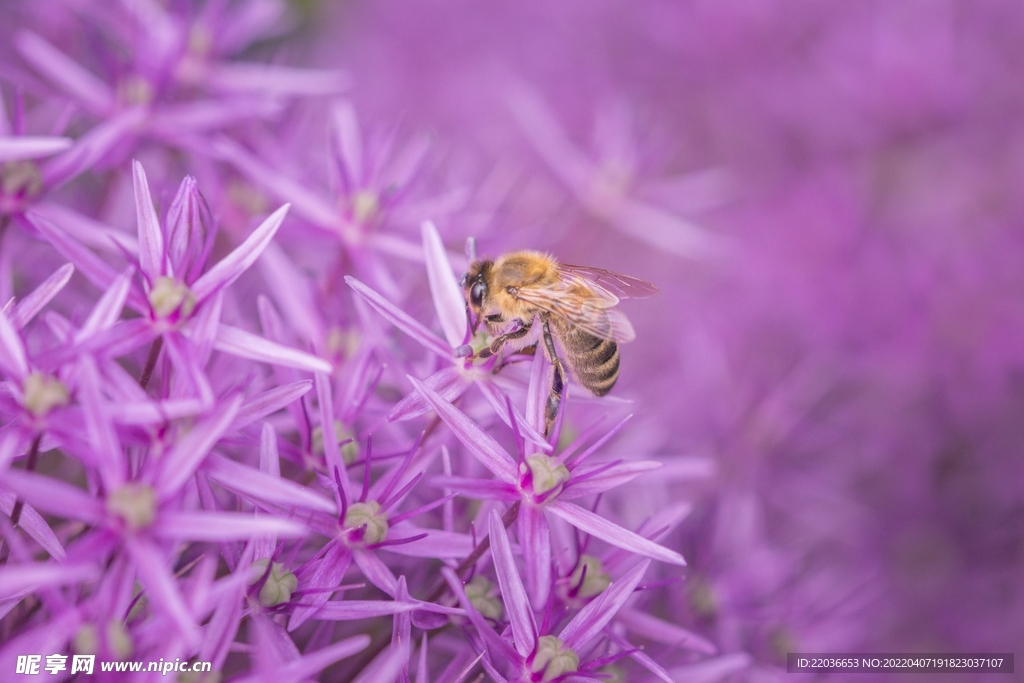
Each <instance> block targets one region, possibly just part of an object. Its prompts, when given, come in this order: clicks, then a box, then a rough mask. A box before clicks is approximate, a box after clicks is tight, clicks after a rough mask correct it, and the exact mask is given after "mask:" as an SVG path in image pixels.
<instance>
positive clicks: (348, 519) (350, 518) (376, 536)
mask: <svg viewBox="0 0 1024 683" xmlns="http://www.w3.org/2000/svg"><path fill="white" fill-rule="evenodd" d="M364 525H365V527H366V529H365V531H364V532H363V536H362V538H361V539H360V540H362V542H363V543H365V544H366V545H374V544H375V543H380V542H382V541H383V540H384V539H385V538H387V537H388V518H387V515H383V514H380V503H378V502H377V501H375V500H371V501H367V502H365V503H354V504H352V505H350V506H349V508H348V512H347V513H345V528H346V529H348V530H350V531H351V530H355V529H359V528H360V527H363V526H364ZM350 538H351V535H350Z"/></svg>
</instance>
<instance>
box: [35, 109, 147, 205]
mask: <svg viewBox="0 0 1024 683" xmlns="http://www.w3.org/2000/svg"><path fill="white" fill-rule="evenodd" d="M148 115H149V108H148V107H146V106H143V105H137V106H134V107H131V108H130V109H125V110H124V111H122V112H121V113H119V114H117V115H115V116H112V117H109V118H107V119H106V120H104V121H103V123H101V124H99V125H98V126H96V127H95V128H93V129H92V130H90V131H89V132H88V133H86V134H85V135H83V136H82V137H80V138H78V140H77V141H76V142H75V145H74V147H72V148H71V149H69V150H68V151H66V152H63V153H62V154H60V155H58V156H56V157H54V158H52V159H50V160H49V161H47V162H46V163H45V164H43V167H42V169H41V175H42V177H43V182H44V183H45V184H46V185H47V187H57V186H58V185H61V184H62V183H64V182H65V181H67V180H70V179H71V178H73V177H75V176H77V175H78V174H79V173H83V172H85V171H87V170H91V169H92V168H93V167H94V166H95V165H96V164H97V163H99V162H100V161H102V160H103V157H105V156H107V154H108V153H109V152H110V150H111V149H113V148H114V147H115V146H116V145H118V144H119V143H122V142H124V141H125V140H127V139H130V138H131V137H133V136H134V135H135V134H136V132H137V131H138V129H139V128H140V127H141V126H142V125H143V124H144V123H145V121H146V118H147V116H148Z"/></svg>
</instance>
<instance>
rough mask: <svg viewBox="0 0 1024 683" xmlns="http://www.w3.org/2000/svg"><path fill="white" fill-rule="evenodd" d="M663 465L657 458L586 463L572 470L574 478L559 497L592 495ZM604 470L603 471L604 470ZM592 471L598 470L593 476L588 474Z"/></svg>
mask: <svg viewBox="0 0 1024 683" xmlns="http://www.w3.org/2000/svg"><path fill="white" fill-rule="evenodd" d="M660 467H661V463H660V462H658V461H656V460H637V461H634V462H624V463H619V464H617V465H610V466H609V464H608V463H598V464H596V465H584V466H580V467H577V468H576V469H574V470H573V471H572V478H570V480H569V483H567V484H566V485H565V488H564V489H563V490H562V493H560V494H559V498H561V499H562V500H572V499H573V498H580V497H582V496H591V495H596V494H598V493H602V492H604V491H607V490H609V489H613V488H615V487H616V486H622V485H623V484H625V483H626V482H629V481H632V480H633V479H636V478H637V477H639V476H640V475H641V474H646V473H647V472H651V471H652V470H656V469H658V468H660ZM602 470H603V471H602ZM590 472H597V473H596V474H594V475H593V476H587V475H588V473H590Z"/></svg>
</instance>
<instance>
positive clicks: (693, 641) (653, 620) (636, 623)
mask: <svg viewBox="0 0 1024 683" xmlns="http://www.w3.org/2000/svg"><path fill="white" fill-rule="evenodd" d="M616 621H618V622H619V623H620V624H623V625H624V626H625V627H626V628H628V629H629V630H630V631H632V632H633V633H635V634H637V635H639V636H643V637H644V638H650V639H651V640H654V641H657V642H659V643H665V644H666V645H671V646H672V647H673V648H686V649H688V650H693V651H695V652H700V653H702V654H706V655H713V654H715V653H716V652H718V648H716V647H715V645H714V643H712V642H711V641H709V640H707V639H706V638H703V637H701V636H699V635H697V634H696V633H693V632H692V631H688V630H687V629H685V628H683V627H682V626H679V625H677V624H673V623H671V622H668V621H663V620H661V619H659V618H657V617H655V616H652V615H650V614H648V613H647V612H643V611H640V610H637V609H632V608H630V607H627V608H625V609H621V610H619V614H618V617H617V618H616Z"/></svg>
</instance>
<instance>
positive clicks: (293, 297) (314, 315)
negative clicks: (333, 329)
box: [259, 243, 325, 345]
mask: <svg viewBox="0 0 1024 683" xmlns="http://www.w3.org/2000/svg"><path fill="white" fill-rule="evenodd" d="M259 266H260V270H261V271H262V272H263V275H264V277H266V279H267V281H268V284H269V285H270V292H271V295H272V296H273V297H274V300H275V301H277V304H278V306H279V307H280V309H281V310H282V311H283V312H284V315H285V317H287V318H288V322H289V323H291V328H292V329H293V330H295V332H296V333H297V334H298V335H299V337H300V338H301V339H302V341H304V342H307V343H310V344H315V345H319V344H322V343H323V340H324V337H325V333H324V321H323V314H322V313H321V312H320V310H319V308H318V307H317V304H316V301H315V297H314V294H313V292H312V291H311V283H310V281H309V278H308V277H307V276H306V275H305V274H304V273H303V272H302V271H301V270H299V268H298V267H297V266H296V265H295V264H294V263H293V262H292V260H291V259H290V258H288V256H287V255H286V254H285V253H284V251H283V250H282V249H281V247H280V246H278V245H277V244H273V243H271V244H269V245H267V248H266V250H265V251H264V252H263V258H261V259H260V260H259Z"/></svg>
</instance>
